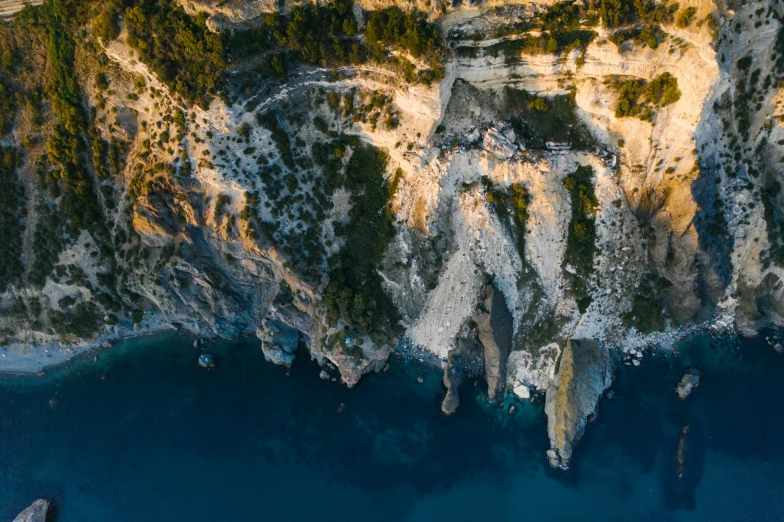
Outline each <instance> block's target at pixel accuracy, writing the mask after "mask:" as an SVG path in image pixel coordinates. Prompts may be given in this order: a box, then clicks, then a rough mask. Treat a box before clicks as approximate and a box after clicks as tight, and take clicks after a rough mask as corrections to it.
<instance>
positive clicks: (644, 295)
mask: <svg viewBox="0 0 784 522" xmlns="http://www.w3.org/2000/svg"><path fill="white" fill-rule="evenodd" d="M670 286H672V283H670V282H669V281H668V280H667V279H666V278H664V277H661V276H654V275H653V274H648V277H646V278H645V279H644V280H643V281H642V282H641V283H640V286H638V287H637V291H636V292H635V293H634V296H633V297H632V307H631V309H630V310H629V311H628V312H626V313H625V314H624V315H623V324H624V326H625V327H627V328H631V327H635V328H637V331H638V332H640V333H641V334H643V335H647V334H649V333H651V332H661V331H663V330H664V326H665V321H664V312H663V310H664V304H663V302H662V299H661V297H660V296H661V293H662V292H664V291H665V290H666V289H667V288H668V287H670Z"/></svg>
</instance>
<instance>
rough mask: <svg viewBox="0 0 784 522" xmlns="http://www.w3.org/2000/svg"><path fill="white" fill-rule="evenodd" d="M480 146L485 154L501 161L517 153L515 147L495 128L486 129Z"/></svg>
mask: <svg viewBox="0 0 784 522" xmlns="http://www.w3.org/2000/svg"><path fill="white" fill-rule="evenodd" d="M512 136H514V133H512ZM482 146H483V147H484V149H485V150H486V151H487V152H489V153H490V154H492V155H493V156H495V157H496V158H498V159H502V160H507V159H509V158H511V157H512V156H514V155H515V153H516V152H517V146H516V145H515V144H514V143H513V142H511V141H509V138H507V137H506V136H505V135H504V133H503V132H502V131H501V130H500V129H498V128H497V127H490V128H489V129H487V132H486V133H485V139H484V141H483V143H482Z"/></svg>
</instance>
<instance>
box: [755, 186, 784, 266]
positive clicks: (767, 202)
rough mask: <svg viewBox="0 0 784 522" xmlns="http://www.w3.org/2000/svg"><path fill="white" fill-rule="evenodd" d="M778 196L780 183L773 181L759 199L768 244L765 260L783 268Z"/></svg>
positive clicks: (782, 222) (783, 233) (782, 223)
mask: <svg viewBox="0 0 784 522" xmlns="http://www.w3.org/2000/svg"><path fill="white" fill-rule="evenodd" d="M780 194H781V183H779V182H778V180H775V179H774V180H773V181H771V182H770V183H769V184H768V185H767V186H766V187H765V188H764V189H763V190H762V191H761V193H760V199H761V200H762V204H763V206H764V207H765V212H764V215H765V224H766V226H767V232H768V242H769V243H770V249H769V251H768V255H767V259H768V261H769V262H773V264H775V265H776V266H784V218H782V211H781V205H780V204H779V202H778V198H779V195H780ZM766 264H767V263H766Z"/></svg>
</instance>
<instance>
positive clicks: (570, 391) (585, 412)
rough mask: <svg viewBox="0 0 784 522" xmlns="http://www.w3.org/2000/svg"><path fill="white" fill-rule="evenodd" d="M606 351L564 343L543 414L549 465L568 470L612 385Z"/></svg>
mask: <svg viewBox="0 0 784 522" xmlns="http://www.w3.org/2000/svg"><path fill="white" fill-rule="evenodd" d="M612 373H613V363H612V360H611V358H610V353H609V350H608V349H607V348H606V347H604V346H602V345H600V344H599V343H597V342H596V341H592V340H585V339H584V340H577V339H572V340H571V341H569V342H567V343H566V347H565V348H564V351H563V354H562V355H561V364H560V366H559V368H558V374H557V375H556V378H555V382H554V383H553V385H552V386H550V387H549V388H548V389H547V399H546V403H545V413H546V414H547V433H548V435H549V436H550V450H548V452H547V456H548V458H549V460H550V464H551V465H553V467H555V466H560V467H562V468H564V469H566V468H568V467H569V459H570V458H571V457H572V447H573V445H574V444H575V442H577V440H579V439H580V437H582V435H583V433H584V431H585V425H586V423H587V422H588V418H589V417H590V416H591V415H593V413H594V411H595V410H596V405H597V403H598V402H599V398H600V397H601V396H602V394H603V393H604V390H606V389H607V388H608V387H609V386H610V384H611V383H612Z"/></svg>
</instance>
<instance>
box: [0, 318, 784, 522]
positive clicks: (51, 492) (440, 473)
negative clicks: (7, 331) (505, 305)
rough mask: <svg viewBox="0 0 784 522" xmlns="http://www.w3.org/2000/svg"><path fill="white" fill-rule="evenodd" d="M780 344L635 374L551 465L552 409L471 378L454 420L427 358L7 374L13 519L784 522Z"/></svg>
mask: <svg viewBox="0 0 784 522" xmlns="http://www.w3.org/2000/svg"><path fill="white" fill-rule="evenodd" d="M767 335H772V333H770V332H769V333H767V334H765V333H763V335H761V336H760V337H759V338H757V339H741V338H735V337H711V336H708V335H697V336H694V337H692V338H690V339H688V340H686V341H683V342H681V343H680V344H678V345H677V346H676V352H677V353H670V354H668V355H650V354H646V356H645V358H644V359H643V363H642V365H640V366H639V367H634V366H624V365H623V364H621V365H620V366H619V368H618V370H617V374H616V380H615V383H614V384H613V387H612V391H613V394H614V396H615V398H613V399H608V398H604V399H602V401H601V403H600V406H599V411H598V415H597V417H596V418H595V419H594V420H593V421H592V422H591V423H590V424H588V426H587V429H586V432H585V435H584V437H583V438H582V439H581V440H580V441H579V443H578V444H577V447H576V449H575V456H574V458H573V460H572V462H571V467H570V469H568V470H566V471H563V470H554V469H551V468H550V467H549V465H548V463H547V459H546V456H545V451H546V450H547V449H548V447H549V443H548V438H547V429H546V425H547V421H546V417H545V415H544V411H543V410H544V404H543V403H544V401H543V399H542V398H537V399H535V400H534V401H533V402H527V401H520V400H516V399H514V398H512V397H510V396H507V397H505V399H504V402H503V404H501V403H500V402H497V403H490V402H488V401H487V399H486V396H485V393H484V387H485V384H484V382H479V381H468V382H466V383H464V384H463V386H462V387H461V389H460V408H459V410H458V412H457V413H456V414H455V415H454V416H451V417H445V416H444V415H442V413H441V411H440V403H441V400H442V398H443V395H444V391H445V390H444V387H443V385H442V382H441V375H440V372H438V371H436V370H435V369H432V368H429V367H427V366H425V365H422V364H421V363H419V362H418V361H417V360H416V359H410V358H406V357H404V356H398V355H393V357H392V359H391V360H390V368H389V370H388V371H386V372H382V373H379V374H374V375H369V376H366V377H364V378H363V379H362V381H361V382H360V383H359V385H357V386H356V387H355V388H353V389H351V390H348V389H346V388H345V386H343V385H341V384H340V382H339V381H338V382H332V381H331V380H322V379H320V378H319V372H320V369H319V367H318V365H317V364H316V363H315V362H312V361H311V360H310V358H309V357H308V354H307V352H304V351H303V352H301V353H299V354H298V358H297V360H296V361H295V363H294V366H293V368H292V369H291V370H290V371H287V370H286V369H284V368H280V367H276V366H273V365H271V364H268V363H267V362H265V360H264V357H263V354H262V352H261V348H260V345H259V342H258V341H257V340H252V339H241V340H237V341H231V342H223V341H222V342H218V343H213V344H210V345H209V346H208V347H207V351H209V352H210V353H212V354H213V355H214V356H215V360H216V362H217V365H216V368H215V369H213V370H211V371H207V370H204V369H203V368H200V367H199V366H198V365H197V358H198V353H197V352H196V351H194V349H193V348H192V344H193V338H191V337H188V336H186V335H183V334H179V333H169V334H157V335H153V336H147V337H142V338H137V339H131V340H127V341H124V342H122V343H118V344H117V345H116V346H114V347H113V348H110V349H102V350H100V351H98V352H95V353H89V354H87V355H85V356H82V357H81V358H79V359H77V360H74V361H71V362H69V363H68V364H67V365H65V366H63V367H60V368H57V369H55V370H52V371H49V372H47V375H46V376H45V377H35V376H12V375H3V376H0V522H3V521H9V522H10V521H11V520H13V518H14V517H15V516H16V515H17V514H18V513H19V512H20V511H21V510H23V509H24V508H25V507H27V506H28V505H29V504H31V503H32V502H33V501H34V500H36V499H38V498H49V499H51V500H52V501H53V505H54V510H53V512H54V515H55V516H56V518H55V520H56V521H58V522H91V521H95V522H98V521H100V522H125V521H128V522H130V521H133V522H140V521H141V522H144V521H153V522H155V521H188V522H197V521H215V522H217V521H297V522H300V521H310V520H313V521H322V522H327V521H336V522H337V521H339V522H353V521H362V522H367V521H378V522H387V521H390V522H391V521H411V522H413V521H428V522H433V521H442V520H443V521H482V522H484V521H488V522H503V521H510V522H512V521H521V522H529V521H540V520H542V521H545V520H546V521H550V522H552V521H573V520H574V521H602V522H611V521H687V520H688V521H713V522H715V521H724V520H727V521H746V520H748V521H767V520H771V521H781V520H784V355H781V354H779V353H777V352H776V351H775V350H774V349H773V348H772V347H771V346H770V345H769V344H768V343H767V342H766V341H765V337H766V336H767ZM94 358H95V359H94ZM692 364H694V365H696V366H697V367H698V368H699V369H700V370H702V371H703V372H704V374H703V377H702V382H701V383H700V385H699V387H698V388H697V389H695V391H694V392H693V393H692V395H691V396H690V397H688V398H687V399H686V400H680V399H678V398H677V397H676V396H675V394H674V392H673V387H674V385H675V384H676V383H677V381H678V380H679V378H680V376H681V374H682V372H683V370H684V369H685V368H687V367H688V366H690V365H692ZM420 377H421V378H423V382H421V383H420V382H419V380H420V379H419V378H420ZM510 405H514V406H515V408H514V409H515V411H514V412H513V413H509V407H510ZM687 425H688V426H689V431H688V435H687V438H686V442H685V467H684V470H683V476H682V478H679V477H678V474H677V466H678V463H677V459H676V453H677V449H678V445H679V440H680V437H681V433H682V429H683V427H684V426H687Z"/></svg>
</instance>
